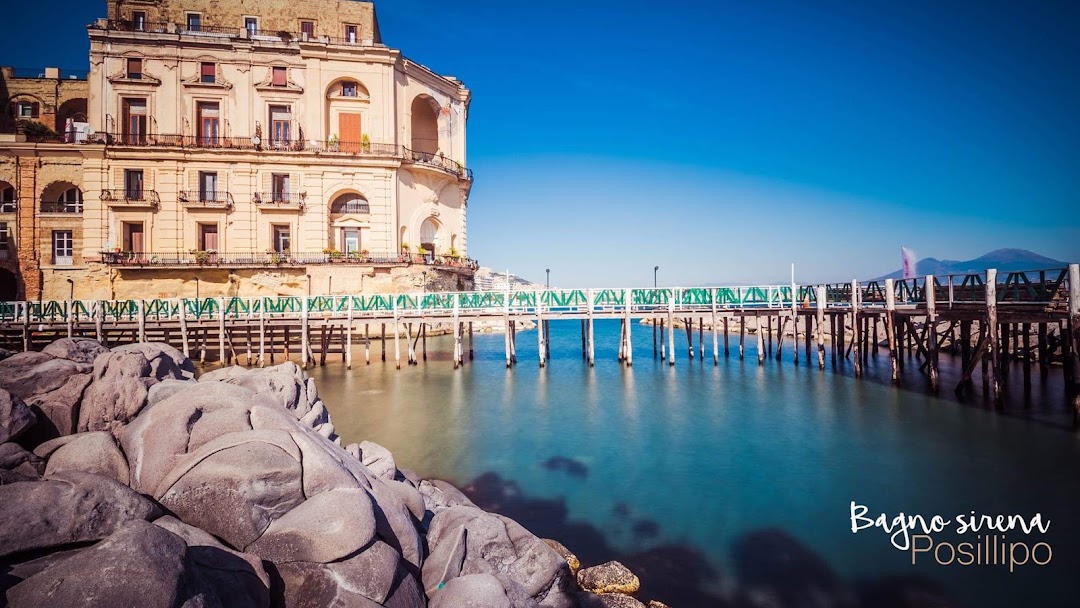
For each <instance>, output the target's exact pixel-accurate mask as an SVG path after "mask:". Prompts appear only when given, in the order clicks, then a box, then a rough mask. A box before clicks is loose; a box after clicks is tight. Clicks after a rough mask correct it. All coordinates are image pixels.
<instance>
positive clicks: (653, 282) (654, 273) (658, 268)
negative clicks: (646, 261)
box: [652, 266, 660, 289]
mask: <svg viewBox="0 0 1080 608" xmlns="http://www.w3.org/2000/svg"><path fill="white" fill-rule="evenodd" d="M659 271H660V267H659V266H653V269H652V286H653V289H656V273H657V272H659Z"/></svg>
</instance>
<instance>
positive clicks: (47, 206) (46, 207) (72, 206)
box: [41, 201, 83, 213]
mask: <svg viewBox="0 0 1080 608" xmlns="http://www.w3.org/2000/svg"><path fill="white" fill-rule="evenodd" d="M41 212H42V213H82V212H83V204H82V203H81V202H79V203H62V202H57V201H41Z"/></svg>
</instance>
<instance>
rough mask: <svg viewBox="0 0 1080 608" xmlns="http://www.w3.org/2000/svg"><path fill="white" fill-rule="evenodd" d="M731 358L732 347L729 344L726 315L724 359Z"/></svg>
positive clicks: (725, 317) (726, 318)
mask: <svg viewBox="0 0 1080 608" xmlns="http://www.w3.org/2000/svg"><path fill="white" fill-rule="evenodd" d="M729 356H731V347H730V344H729V343H728V316H727V315H724V358H725V359H726V358H728V357H729Z"/></svg>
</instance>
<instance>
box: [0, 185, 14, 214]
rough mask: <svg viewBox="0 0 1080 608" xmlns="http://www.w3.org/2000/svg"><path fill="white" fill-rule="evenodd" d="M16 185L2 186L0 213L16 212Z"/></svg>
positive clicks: (0, 191) (0, 189)
mask: <svg viewBox="0 0 1080 608" xmlns="http://www.w3.org/2000/svg"><path fill="white" fill-rule="evenodd" d="M16 200H18V199H16V198H15V187H14V186H8V187H7V188H0V213H15V201H16Z"/></svg>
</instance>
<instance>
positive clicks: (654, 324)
mask: <svg viewBox="0 0 1080 608" xmlns="http://www.w3.org/2000/svg"><path fill="white" fill-rule="evenodd" d="M650 321H652V323H651V325H652V358H653V359H655V358H656V355H657V352H658V351H657V350H656V319H650Z"/></svg>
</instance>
